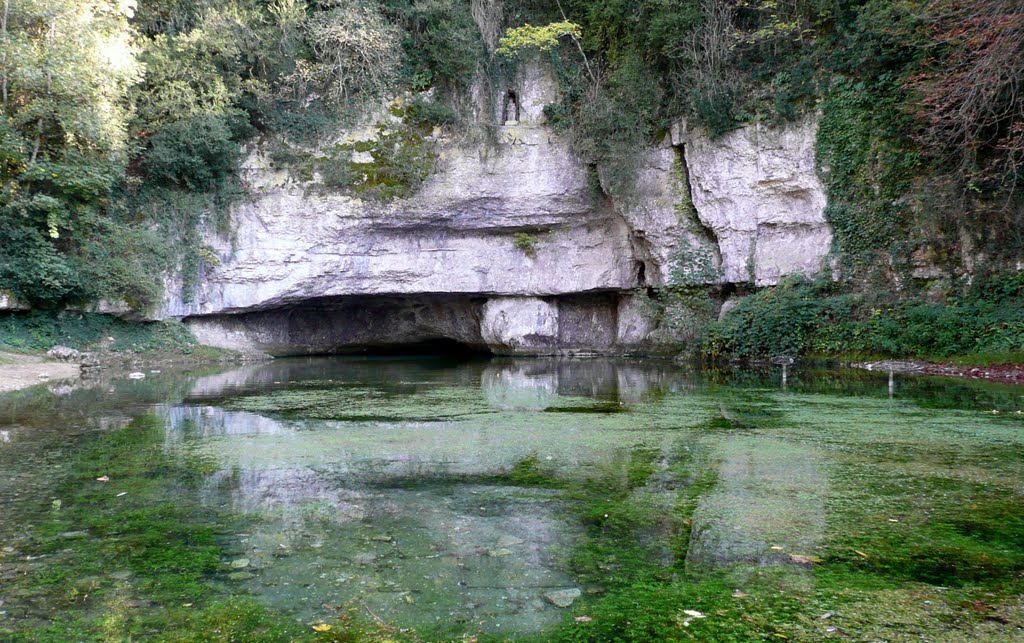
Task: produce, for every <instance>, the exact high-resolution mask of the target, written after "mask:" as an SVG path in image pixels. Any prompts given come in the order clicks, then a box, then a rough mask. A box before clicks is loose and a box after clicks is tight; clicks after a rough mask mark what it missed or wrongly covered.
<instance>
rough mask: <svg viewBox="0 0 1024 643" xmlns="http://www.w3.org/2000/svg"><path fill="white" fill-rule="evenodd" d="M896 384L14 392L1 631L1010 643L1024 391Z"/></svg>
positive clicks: (471, 372) (255, 386) (309, 371)
mask: <svg viewBox="0 0 1024 643" xmlns="http://www.w3.org/2000/svg"><path fill="white" fill-rule="evenodd" d="M888 384H889V382H888V376H887V375H886V374H879V373H868V372H859V371H842V370H829V369H827V368H817V367H804V368H791V369H790V370H789V372H788V377H787V381H786V384H785V387H784V388H783V386H782V382H781V377H780V372H779V369H777V368H776V369H764V370H742V369H725V370H715V371H700V370H696V369H693V368H688V367H686V366H680V365H676V364H673V363H670V362H662V361H642V360H614V359H588V360H571V359H546V358H538V359H529V360H521V359H505V358H490V359H481V358H479V357H474V358H470V359H466V358H465V357H464V356H461V355H460V356H457V357H446V358H438V357H431V356H422V355H421V356H415V357H399V356H387V355H376V356H363V357H346V358H315V357H309V358H288V359H280V360H275V361H273V362H269V363H262V364H251V365H245V366H241V367H238V368H232V369H226V370H221V371H210V372H177V373H172V372H167V373H151V374H149V376H148V377H147V378H146V379H145V380H141V381H130V380H127V379H113V380H110V381H105V382H92V383H87V384H85V385H83V386H79V387H58V386H53V387H46V386H41V387H36V388H34V389H31V390H26V391H22V392H19V393H15V394H11V395H7V396H3V397H0V482H2V483H3V484H0V502H2V505H3V508H4V517H3V518H2V519H0V540H2V543H0V545H2V548H0V579H3V583H4V585H3V592H2V594H3V597H2V601H3V602H2V604H0V638H14V639H15V640H68V639H76V640H77V639H82V640H93V639H102V638H107V639H110V638H114V639H126V638H134V639H153V640H167V639H168V638H170V639H171V640H200V639H202V637H203V634H202V633H203V632H206V631H208V630H210V628H214V629H217V631H219V632H222V633H224V636H225V637H226V638H231V637H235V638H237V639H247V638H248V639H252V638H253V637H256V638H259V640H294V639H297V638H309V637H313V638H315V637H324V636H333V634H332V635H328V634H326V632H327V630H324V632H321V633H318V632H316V631H314V630H313V629H312V628H311V627H310V625H330V626H331V629H330V632H334V633H335V634H338V633H340V632H342V631H344V632H348V633H349V634H346V636H350V638H355V639H356V640H360V639H368V640H373V639H374V637H378V638H380V637H385V638H394V637H398V638H403V637H404V638H415V637H416V636H420V637H423V638H427V639H444V638H452V637H460V636H463V635H466V636H473V635H481V636H496V637H499V638H502V637H530V636H535V637H540V638H542V639H545V640H550V639H558V638H566V639H571V640H580V639H584V640H612V639H621V640H657V639H670V638H687V637H690V638H697V639H700V640H750V639H752V638H762V637H766V636H775V635H776V634H783V635H785V636H787V637H789V638H796V639H806V640H814V639H818V638H828V637H829V636H830V634H831V632H830V631H829V630H828V629H827V628H829V627H835V628H842V629H843V631H844V632H847V633H848V634H849V635H850V636H853V637H854V638H858V637H859V638H888V637H889V636H890V635H891V634H892V633H893V632H895V631H897V630H899V628H900V627H902V625H901V624H905V623H908V622H911V623H914V624H915V627H916V628H917V630H916V632H917V635H919V636H920V637H924V638H942V637H947V638H949V637H952V638H961V639H963V638H964V637H966V638H973V639H984V638H986V637H990V638H993V640H1000V638H999V637H1003V639H1002V640H1005V638H1006V636H1007V635H1010V634H1012V633H1014V632H1018V631H1020V630H1018V629H1015V628H1019V627H1021V626H1022V624H1024V618H1022V615H1021V608H1020V601H1019V598H1017V597H1019V595H1020V592H1021V574H1022V573H1024V542H1022V540H1021V538H1020V534H1021V533H1024V511H1022V509H1021V504H1022V503H1019V502H1018V501H1017V500H1018V499H1019V498H1020V496H1021V495H1022V494H1024V446H1022V443H1024V433H1022V431H1021V429H1022V428H1024V421H1022V419H1021V416H1020V415H1019V414H1018V413H1017V411H1021V410H1024V407H1022V402H1024V397H1022V394H1024V391H1022V390H1021V389H1020V388H1015V387H1011V386H1002V385H991V384H985V383H979V382H966V381H953V380H941V379H925V378H920V379H916V378H902V377H898V378H897V379H896V381H895V387H894V389H893V390H892V391H891V392H890V389H889V385H888ZM993 411H995V412H993ZM737 588H739V589H737ZM982 595H984V597H985V598H978V596H982ZM752 597H753V598H752ZM922 597H924V598H922ZM748 598H750V599H751V600H747V599H748ZM979 600H980V601H981V602H982V606H984V607H981V606H979V605H978V604H977V603H976V602H975V601H979ZM1014 601H1017V602H1016V603H1015V602H1014ZM965 605H966V606H968V607H964V606H965ZM1015 605H1016V607H1015ZM687 610H689V611H687ZM691 612H696V613H697V614H700V615H701V616H694V615H693V614H692V613H691ZM824 612H829V613H831V614H832V616H831V617H830V618H829V619H821V618H820V615H821V613H824ZM871 613H875V614H880V613H882V615H881V616H878V617H877V618H871V617H870V614H871ZM865 614H867V615H868V616H865ZM726 615H728V617H726ZM577 616H580V617H586V618H584V619H583V620H581V621H577V620H576V618H575V617H577ZM392 627H402V628H412V629H410V630H409V631H405V632H404V633H403V632H400V631H398V630H394V629H389V628H392ZM886 628H896V629H895V630H890V629H886ZM413 629H414V630H415V632H418V634H413ZM168 632H171V633H172V634H168Z"/></svg>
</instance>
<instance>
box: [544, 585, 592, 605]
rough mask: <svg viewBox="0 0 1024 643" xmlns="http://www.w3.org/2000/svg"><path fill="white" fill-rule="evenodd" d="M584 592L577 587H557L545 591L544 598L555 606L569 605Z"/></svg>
mask: <svg viewBox="0 0 1024 643" xmlns="http://www.w3.org/2000/svg"><path fill="white" fill-rule="evenodd" d="M582 594H583V592H581V591H580V590H579V589H578V588H576V587H572V588H569V589H556V590H553V591H550V592H544V600H546V601H547V602H549V603H551V604H552V605H554V606H555V607H569V606H570V605H572V604H573V603H574V602H575V601H576V599H577V598H579V597H580V596H581V595H582Z"/></svg>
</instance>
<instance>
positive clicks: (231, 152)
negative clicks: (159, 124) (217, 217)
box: [143, 115, 241, 192]
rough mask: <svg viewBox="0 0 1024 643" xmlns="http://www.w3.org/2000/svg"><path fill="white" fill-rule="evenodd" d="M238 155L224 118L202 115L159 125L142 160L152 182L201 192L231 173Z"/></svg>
mask: <svg viewBox="0 0 1024 643" xmlns="http://www.w3.org/2000/svg"><path fill="white" fill-rule="evenodd" d="M240 155H241V148H240V146H239V144H238V143H237V142H236V140H235V136H234V134H233V132H232V128H231V126H230V123H229V121H228V119H227V118H225V117H222V116H212V115H205V116H197V117H194V118H186V119H182V120H179V121H174V122H173V123H169V124H168V125H166V126H164V127H163V128H161V129H160V131H159V132H157V133H156V134H155V135H154V136H153V138H152V139H151V140H150V147H149V149H148V150H147V151H146V152H145V154H144V155H143V163H144V166H145V168H146V171H147V175H148V179H149V180H150V181H152V182H154V183H158V184H164V185H170V186H175V187H180V188H185V189H188V190H196V191H203V192H205V191H210V190H213V189H215V188H216V187H217V186H218V185H219V184H221V183H223V182H224V181H226V180H227V179H228V178H230V177H233V176H234V175H235V173H236V172H237V170H238V162H239V158H240Z"/></svg>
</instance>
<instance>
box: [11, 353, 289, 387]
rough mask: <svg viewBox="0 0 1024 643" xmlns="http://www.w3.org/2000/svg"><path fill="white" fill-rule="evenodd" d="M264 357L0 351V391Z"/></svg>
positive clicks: (244, 355) (264, 358) (250, 354)
mask: <svg viewBox="0 0 1024 643" xmlns="http://www.w3.org/2000/svg"><path fill="white" fill-rule="evenodd" d="M204 348H205V347H204ZM266 359H270V358H269V356H267V355H263V354H258V353H251V352H250V353H241V352H236V351H227V350H217V351H214V352H210V351H205V350H204V351H199V352H196V353H170V352H150V353H119V352H108V351H99V352H86V351H77V350H75V349H72V348H68V347H66V346H55V347H53V348H52V349H50V350H49V351H48V352H47V353H46V354H45V355H41V354H38V353H6V352H0V394H2V393H10V392H12V391H17V390H20V389H23V388H28V387H30V386H35V385H37V384H44V383H51V382H58V381H59V382H68V381H71V382H73V381H76V380H79V379H81V378H89V377H93V376H96V375H98V374H100V373H110V372H113V371H123V372H124V374H125V376H127V377H133V376H134V377H135V378H136V379H142V378H143V377H145V373H147V372H151V371H153V370H160V369H164V368H184V367H190V366H203V365H210V364H239V363H245V362H256V361H262V360H266Z"/></svg>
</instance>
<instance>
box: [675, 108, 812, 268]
mask: <svg viewBox="0 0 1024 643" xmlns="http://www.w3.org/2000/svg"><path fill="white" fill-rule="evenodd" d="M816 136H817V121H816V119H814V118H807V119H805V120H803V121H801V122H800V123H797V124H794V125H791V126H788V127H784V128H781V129H772V128H769V127H766V126H762V125H756V126H752V127H746V128H743V129H740V130H737V131H735V132H732V133H729V134H727V135H725V136H723V137H722V138H720V139H718V140H710V139H708V138H704V137H699V136H693V137H690V138H689V139H688V140H686V143H685V151H686V163H687V166H688V168H689V172H690V185H691V189H692V195H693V204H694V206H695V207H696V209H697V214H698V216H699V217H700V220H701V221H702V222H703V223H704V225H705V226H707V227H708V228H710V229H711V230H713V231H714V234H715V236H716V237H717V239H718V245H719V250H720V254H721V257H722V269H723V272H724V281H726V282H737V283H738V282H745V281H751V280H752V281H754V283H755V284H756V285H758V286H767V285H773V284H776V283H778V281H779V279H780V278H781V277H783V276H785V275H789V274H804V275H809V274H813V273H816V272H818V271H819V270H821V269H822V268H823V267H824V266H823V265H822V264H823V260H824V258H825V256H826V255H827V254H828V251H829V249H830V247H831V244H832V231H831V229H830V228H829V226H828V224H827V223H826V222H825V219H824V216H823V211H824V209H825V188H824V186H823V185H822V183H821V181H820V180H819V179H818V175H817V174H816V172H815V167H814V143H815V137H816ZM683 138H684V140H685V136H684V137H683ZM751 271H753V274H751Z"/></svg>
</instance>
